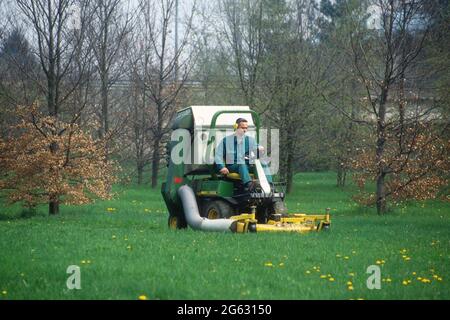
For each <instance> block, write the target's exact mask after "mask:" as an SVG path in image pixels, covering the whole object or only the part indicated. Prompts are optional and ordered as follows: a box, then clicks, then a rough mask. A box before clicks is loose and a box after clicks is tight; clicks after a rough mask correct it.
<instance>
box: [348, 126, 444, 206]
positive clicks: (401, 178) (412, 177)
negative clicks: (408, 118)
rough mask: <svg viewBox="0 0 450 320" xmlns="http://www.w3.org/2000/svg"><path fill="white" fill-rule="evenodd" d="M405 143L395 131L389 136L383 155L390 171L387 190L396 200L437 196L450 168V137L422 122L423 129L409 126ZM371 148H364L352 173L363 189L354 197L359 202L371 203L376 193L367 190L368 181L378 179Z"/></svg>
mask: <svg viewBox="0 0 450 320" xmlns="http://www.w3.org/2000/svg"><path fill="white" fill-rule="evenodd" d="M404 138H405V141H404V145H400V144H399V143H398V141H399V138H398V135H396V134H395V133H394V132H392V131H391V132H390V133H389V134H388V135H387V137H386V150H385V153H384V155H383V158H382V159H381V162H382V164H383V167H384V168H385V172H387V173H388V174H389V178H388V179H387V181H386V185H385V188H386V190H385V193H386V197H388V198H390V199H391V200H392V201H393V202H394V203H395V202H399V201H402V200H407V199H415V200H427V199H434V198H436V196H437V195H438V193H439V191H440V189H441V188H442V187H443V186H446V185H447V184H448V178H449V176H448V172H449V171H450V140H444V139H443V138H442V137H440V136H438V135H436V133H435V132H433V131H432V130H431V128H430V126H429V125H424V124H421V126H420V130H419V129H417V128H408V129H407V130H406V134H405V137H404ZM375 157H376V155H375V152H373V150H372V149H371V148H362V149H361V150H360V152H359V154H358V155H357V157H356V158H355V159H354V160H353V162H352V166H353V169H355V170H356V173H355V174H354V175H353V177H354V179H355V181H356V183H357V185H358V187H359V189H360V191H361V192H360V193H359V194H357V195H356V196H355V197H354V198H355V199H356V200H358V201H359V202H360V203H363V204H369V205H372V204H374V203H375V202H376V196H375V193H372V192H368V191H366V190H365V187H366V184H367V182H368V181H375V180H376V177H377V174H378V163H377V162H376V160H375Z"/></svg>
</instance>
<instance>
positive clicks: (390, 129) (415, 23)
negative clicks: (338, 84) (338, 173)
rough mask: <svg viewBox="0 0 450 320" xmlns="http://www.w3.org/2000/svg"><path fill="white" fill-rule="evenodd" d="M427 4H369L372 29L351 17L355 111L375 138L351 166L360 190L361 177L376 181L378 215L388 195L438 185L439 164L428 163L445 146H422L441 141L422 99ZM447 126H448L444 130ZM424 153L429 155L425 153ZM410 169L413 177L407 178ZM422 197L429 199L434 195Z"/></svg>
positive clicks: (382, 0)
mask: <svg viewBox="0 0 450 320" xmlns="http://www.w3.org/2000/svg"><path fill="white" fill-rule="evenodd" d="M426 3H428V2H426V1H404V0H401V1H397V0H379V1H374V2H372V3H371V4H372V8H375V10H374V12H377V13H378V14H379V25H377V23H375V24H374V25H373V29H371V30H370V29H369V30H368V29H367V28H366V27H361V26H362V23H361V21H362V20H365V19H366V15H360V16H356V15H353V16H352V19H353V28H352V29H351V31H350V32H349V39H350V54H351V58H352V61H353V68H352V69H353V70H354V75H355V77H356V79H357V80H358V81H359V82H360V83H361V85H362V87H363V88H364V90H365V92H366V93H365V97H364V98H363V99H362V100H361V103H360V104H359V105H358V106H359V113H361V114H364V115H365V120H366V121H365V123H366V124H367V125H368V126H369V127H370V128H371V130H372V137H373V139H371V140H369V141H371V142H372V143H373V145H372V147H371V148H370V147H366V148H364V149H363V150H364V152H363V153H362V154H360V156H359V158H357V159H356V160H355V168H356V169H359V170H361V171H362V172H360V174H359V175H357V179H360V180H359V181H360V182H361V186H363V185H364V183H362V182H364V179H363V178H362V177H367V174H369V172H370V174H369V175H371V177H372V178H373V179H374V181H375V185H376V192H375V195H374V196H370V199H371V200H373V202H374V203H375V204H376V207H377V212H378V214H383V213H384V212H386V202H387V197H394V196H395V195H396V193H398V192H400V191H399V190H406V189H408V188H407V186H411V185H415V186H416V187H417V186H419V184H420V183H421V182H422V183H426V180H427V179H428V181H435V184H436V186H438V185H440V182H439V181H440V179H438V176H437V175H438V174H439V173H438V172H439V169H440V166H439V168H438V167H437V166H436V168H434V167H433V165H432V163H433V162H435V161H436V163H437V162H438V161H440V157H441V155H443V154H444V155H445V154H446V151H445V148H444V150H441V149H439V150H440V152H437V153H436V152H431V150H429V149H428V146H427V144H426V143H424V141H425V142H428V143H430V145H429V146H430V147H431V146H433V147H436V146H435V145H434V144H433V143H432V142H433V141H439V136H440V134H439V133H437V131H436V130H435V127H436V123H437V122H439V121H440V113H439V112H437V111H436V108H437V105H436V104H434V103H432V104H431V105H427V104H426V103H424V100H423V99H421V95H422V94H423V93H424V90H423V89H425V87H424V83H425V82H426V79H427V75H426V74H424V73H423V72H421V69H420V63H419V62H420V61H421V60H423V56H422V54H423V52H424V48H425V47H426V44H427V39H428V38H429V35H430V34H429V28H430V24H429V21H430V16H429V11H428V12H427V11H426V10H424V8H425V6H426ZM363 11H364V10H360V12H363ZM376 20H377V19H375V21H376ZM408 92H410V94H407V93H408ZM424 128H426V130H425V129H424ZM447 128H448V125H447V126H444V128H443V129H444V130H445V129H447ZM441 129H442V128H441ZM444 143H445V145H446V142H445V141H444ZM417 146H420V147H419V148H418V147H417ZM426 151H428V152H429V154H428V155H425V154H423V152H426ZM431 156H434V157H435V159H434V160H433V157H431ZM430 157H431V158H430ZM371 161H372V162H371ZM423 161H426V162H425V163H424V162H423ZM369 162H371V164H369ZM362 163H364V166H361V164H362ZM418 167H420V168H422V169H423V170H424V171H420V172H421V173H420V174H419V173H417V172H416V170H413V169H412V168H418ZM444 167H445V166H444ZM374 168H376V170H374ZM434 169H436V170H434ZM411 170H412V171H413V172H415V173H414V174H412V173H411V174H410V172H411ZM411 175H412V176H411ZM404 177H408V178H404ZM430 177H433V178H430ZM361 179H362V180H361ZM429 179H431V180H429ZM433 179H434V180H433ZM413 182H414V183H413ZM394 186H395V187H394ZM418 190H420V188H418ZM424 194H427V195H430V196H432V195H433V192H425V193H424ZM368 202H371V201H368Z"/></svg>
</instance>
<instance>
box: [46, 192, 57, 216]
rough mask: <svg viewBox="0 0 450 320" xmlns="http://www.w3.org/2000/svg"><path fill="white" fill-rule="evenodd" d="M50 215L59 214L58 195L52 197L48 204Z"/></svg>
mask: <svg viewBox="0 0 450 320" xmlns="http://www.w3.org/2000/svg"><path fill="white" fill-rule="evenodd" d="M48 213H49V214H50V215H56V214H59V197H58V196H57V195H52V196H50V201H49V203H48Z"/></svg>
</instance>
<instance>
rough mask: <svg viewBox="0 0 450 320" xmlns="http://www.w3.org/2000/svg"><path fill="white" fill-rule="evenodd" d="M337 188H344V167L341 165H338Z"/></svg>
mask: <svg viewBox="0 0 450 320" xmlns="http://www.w3.org/2000/svg"><path fill="white" fill-rule="evenodd" d="M336 186H337V187H342V167H341V166H340V165H338V168H337V174H336Z"/></svg>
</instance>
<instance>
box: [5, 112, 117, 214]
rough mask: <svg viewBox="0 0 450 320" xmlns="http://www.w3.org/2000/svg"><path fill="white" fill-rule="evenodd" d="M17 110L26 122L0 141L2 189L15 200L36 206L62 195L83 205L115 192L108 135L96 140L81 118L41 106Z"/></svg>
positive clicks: (62, 197) (68, 201)
mask: <svg viewBox="0 0 450 320" xmlns="http://www.w3.org/2000/svg"><path fill="white" fill-rule="evenodd" d="M17 113H18V115H19V117H20V118H21V121H20V122H19V123H18V124H17V125H14V126H12V127H11V128H10V130H9V135H8V136H7V137H6V138H5V139H2V140H0V168H1V171H2V172H3V174H2V176H1V177H0V190H4V191H5V192H6V194H7V196H8V199H9V202H10V203H14V202H23V203H24V204H25V205H26V206H29V207H32V206H35V205H37V204H40V203H48V202H49V201H54V200H55V199H57V201H59V199H60V198H61V201H62V202H63V203H67V204H82V203H88V202H90V201H91V200H93V199H94V198H95V197H98V198H102V199H107V198H109V197H110V186H111V184H112V183H113V182H115V177H114V171H115V169H114V168H115V166H114V163H112V162H108V161H106V159H105V152H104V147H105V143H106V140H105V139H104V140H94V139H93V138H92V137H91V136H90V134H88V133H87V132H85V131H83V130H82V129H81V128H80V126H79V125H77V124H76V123H65V122H63V121H60V120H57V119H56V118H55V117H51V116H43V115H42V114H41V113H39V112H38V110H37V106H36V105H33V106H32V107H31V108H30V107H19V108H18V109H17Z"/></svg>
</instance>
